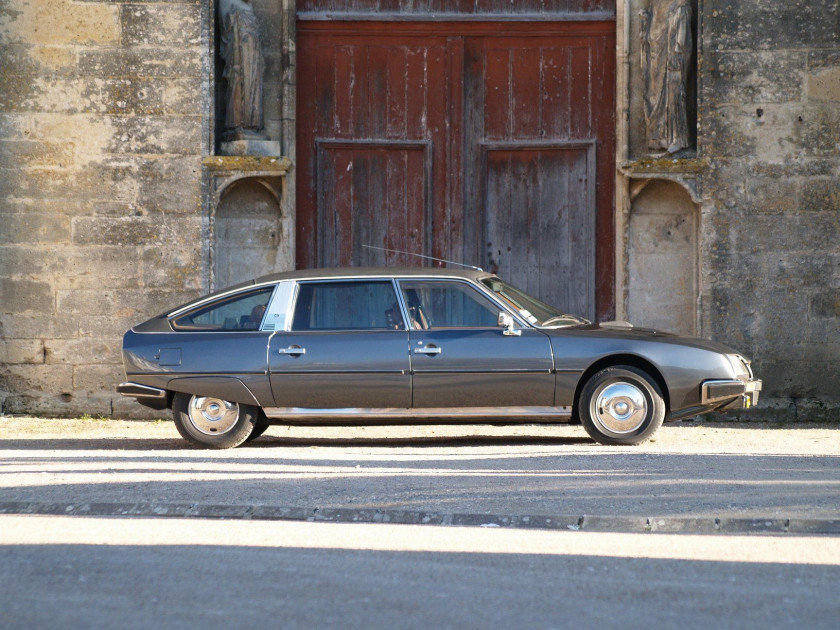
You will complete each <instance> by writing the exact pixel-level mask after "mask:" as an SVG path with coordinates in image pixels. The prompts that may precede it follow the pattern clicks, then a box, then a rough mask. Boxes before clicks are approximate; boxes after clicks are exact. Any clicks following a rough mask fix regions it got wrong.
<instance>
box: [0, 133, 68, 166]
mask: <svg viewBox="0 0 840 630" xmlns="http://www.w3.org/2000/svg"><path fill="white" fill-rule="evenodd" d="M73 148H74V147H73V146H72V145H70V146H68V145H67V144H65V143H59V142H47V141H40V142H36V141H31V140H14V141H6V140H0V169H15V168H20V167H22V166H26V167H56V166H58V167H63V166H66V165H68V164H71V163H72V161H73V158H74V154H73Z"/></svg>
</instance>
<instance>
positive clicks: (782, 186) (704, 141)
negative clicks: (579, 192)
mask: <svg viewBox="0 0 840 630" xmlns="http://www.w3.org/2000/svg"><path fill="white" fill-rule="evenodd" d="M839 11H840V7H838V4H837V2H835V1H833V0H809V1H806V0H762V1H761V2H758V1H757V0H754V1H751V2H735V3H733V2H727V1H724V0H714V1H711V0H710V1H706V2H704V3H703V9H702V13H701V28H702V43H703V49H702V51H701V64H700V68H701V75H700V79H701V83H700V112H699V114H700V129H701V132H702V133H701V135H700V138H699V144H700V146H699V147H698V148H699V151H700V153H701V155H705V156H708V157H709V158H710V160H711V163H710V166H709V169H708V172H707V173H705V174H704V177H703V189H704V197H705V198H706V200H705V201H704V204H703V216H704V221H703V228H702V235H701V241H702V243H703V246H702V256H703V276H702V284H703V287H704V296H703V297H704V299H703V309H702V313H701V317H702V322H703V331H704V333H706V334H708V335H710V336H713V337H716V338H718V339H721V340H722V341H726V342H728V343H731V344H733V345H734V346H736V347H738V348H743V349H744V351H745V352H747V353H750V354H751V355H752V356H753V357H754V359H755V364H756V367H757V369H758V371H759V373H760V375H761V377H762V378H764V381H765V394H766V395H767V396H768V397H770V398H777V399H779V400H778V401H777V402H778V404H779V405H780V407H781V408H782V409H783V410H789V411H792V412H793V414H794V415H795V416H799V417H803V418H804V417H816V416H819V415H822V411H823V409H825V408H826V407H836V406H837V403H840V343H838V341H840V245H838V236H840V157H838V156H840V13H839ZM768 402H769V401H768ZM834 413H835V414H836V411H835V412H834ZM835 417H836V416H835Z"/></svg>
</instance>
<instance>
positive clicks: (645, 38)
mask: <svg viewBox="0 0 840 630" xmlns="http://www.w3.org/2000/svg"><path fill="white" fill-rule="evenodd" d="M641 18H642V23H641V38H642V74H643V77H644V90H645V103H644V109H645V123H646V127H647V144H648V148H649V149H654V150H661V149H666V150H667V151H668V152H670V153H675V152H676V151H679V150H680V149H684V148H687V147H689V146H690V139H689V133H688V122H687V112H688V109H687V108H688V104H687V102H686V83H687V80H688V71H689V67H690V64H691V57H692V39H691V2H690V0H651V3H650V5H649V7H648V8H647V9H645V10H644V11H642V13H641Z"/></svg>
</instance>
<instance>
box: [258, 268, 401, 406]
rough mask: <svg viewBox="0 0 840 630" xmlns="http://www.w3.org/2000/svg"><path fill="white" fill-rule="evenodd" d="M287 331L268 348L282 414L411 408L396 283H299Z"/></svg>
mask: <svg viewBox="0 0 840 630" xmlns="http://www.w3.org/2000/svg"><path fill="white" fill-rule="evenodd" d="M284 328H285V330H277V331H276V332H275V334H274V336H273V337H272V338H271V342H270V344H269V350H268V363H269V370H270V380H271V388H272V392H273V394H274V403H275V405H276V407H277V408H279V409H280V410H282V409H286V410H291V409H309V410H316V409H318V410H336V409H354V408H356V409H358V408H362V409H382V408H393V409H402V410H405V409H408V408H409V407H410V406H411V374H410V364H409V358H408V332H407V330H406V326H405V324H404V322H403V317H402V314H401V311H400V308H399V302H398V300H397V295H396V289H395V286H394V283H393V281H392V280H390V279H382V280H380V279H359V280H329V281H328V280H324V281H305V282H300V283H299V286H298V293H297V299H296V301H295V305H294V313H293V317H292V318H291V321H290V322H289V324H288V325H287V326H284ZM272 413H274V414H276V415H281V411H279V410H274V411H272Z"/></svg>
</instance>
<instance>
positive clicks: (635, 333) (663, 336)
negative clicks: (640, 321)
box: [542, 322, 740, 354]
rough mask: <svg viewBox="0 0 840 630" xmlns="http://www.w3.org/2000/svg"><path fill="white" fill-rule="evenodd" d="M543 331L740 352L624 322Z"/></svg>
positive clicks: (724, 352) (563, 334)
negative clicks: (632, 325)
mask: <svg viewBox="0 0 840 630" xmlns="http://www.w3.org/2000/svg"><path fill="white" fill-rule="evenodd" d="M542 330H543V332H545V333H546V334H548V335H549V336H552V337H555V336H557V337H567V336H570V335H571V336H575V337H578V336H585V337H593V338H601V339H626V340H639V341H641V340H644V341H657V342H659V343H664V344H673V345H680V346H688V347H690V348H698V349H701V350H710V351H712V352H721V353H723V354H740V353H739V352H738V351H737V350H734V349H733V348H731V347H729V346H727V345H724V344H722V343H718V342H716V341H711V340H709V339H700V338H699V337H688V336H683V335H675V334H673V333H667V332H662V331H661V330H655V329H653V328H636V327H631V326H629V325H627V324H623V323H613V322H603V323H600V324H585V325H581V326H569V327H563V328H544V329H542Z"/></svg>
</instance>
